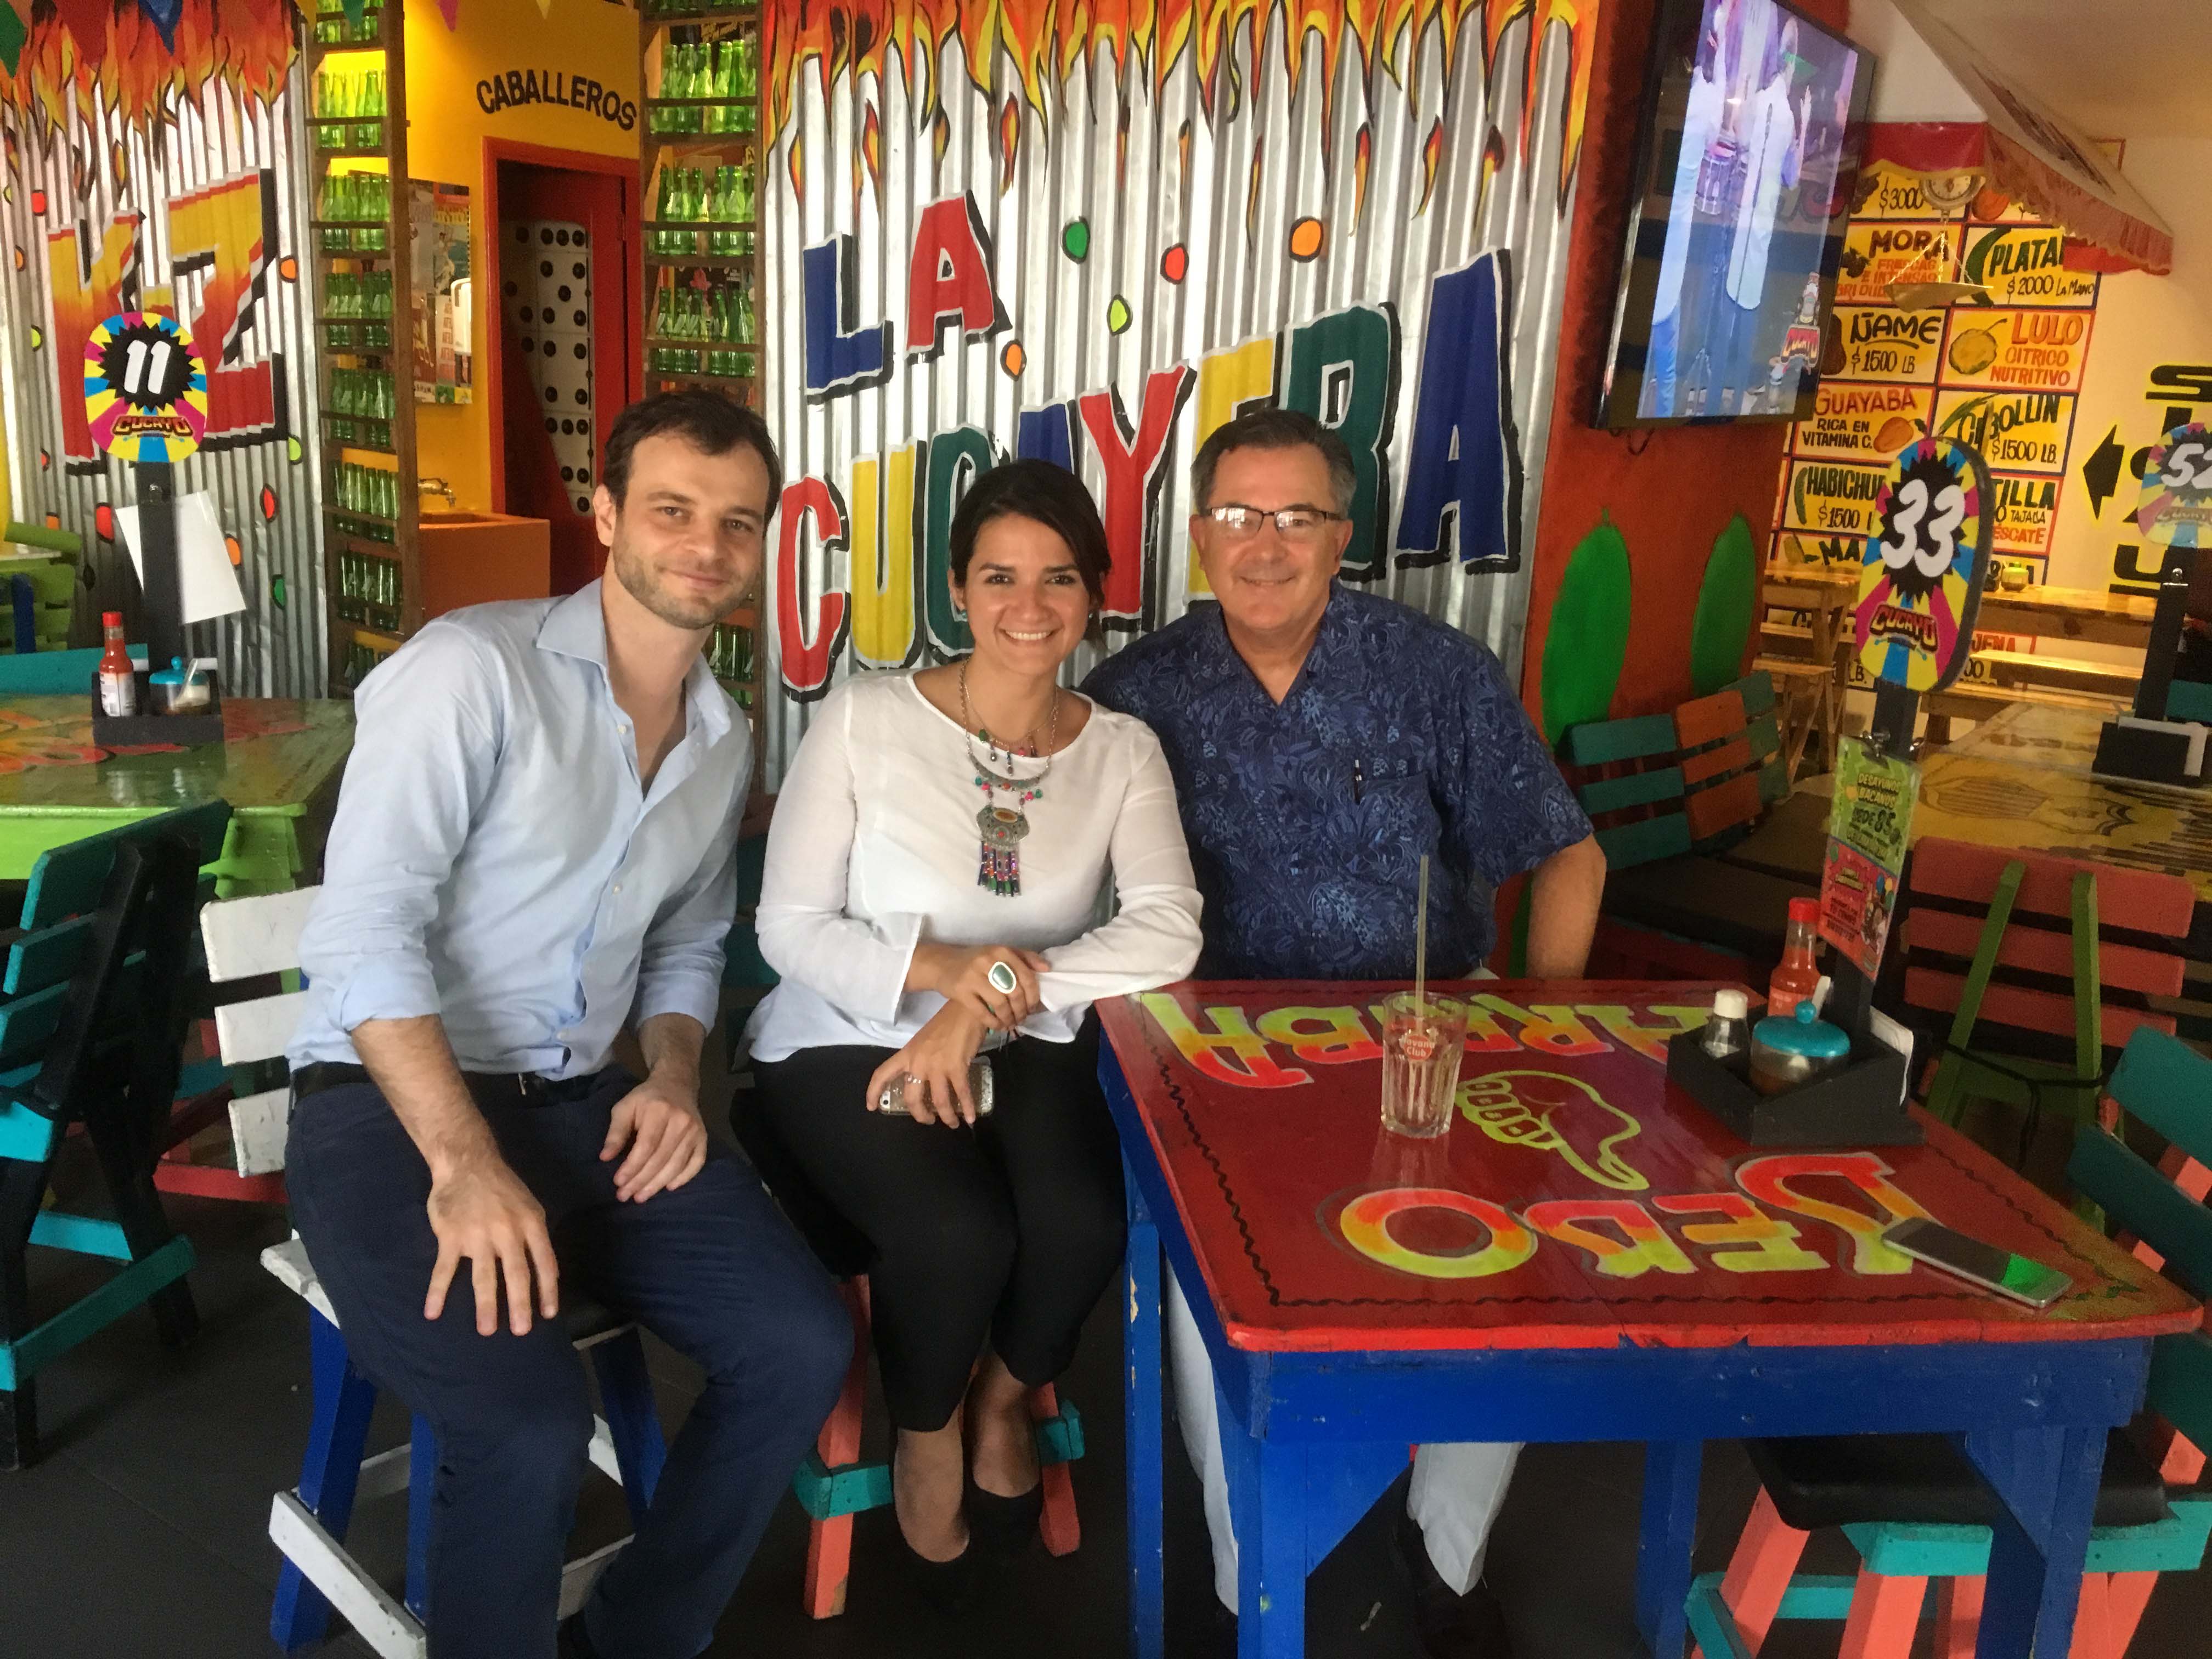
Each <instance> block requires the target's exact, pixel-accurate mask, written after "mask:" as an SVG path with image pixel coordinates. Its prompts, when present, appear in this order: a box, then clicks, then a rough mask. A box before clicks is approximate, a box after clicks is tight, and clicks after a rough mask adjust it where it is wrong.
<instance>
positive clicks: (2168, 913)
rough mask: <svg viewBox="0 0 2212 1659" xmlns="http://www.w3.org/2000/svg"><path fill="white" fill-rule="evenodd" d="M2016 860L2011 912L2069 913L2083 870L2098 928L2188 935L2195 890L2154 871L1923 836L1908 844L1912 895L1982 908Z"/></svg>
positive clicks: (2185, 881) (2176, 878)
mask: <svg viewBox="0 0 2212 1659" xmlns="http://www.w3.org/2000/svg"><path fill="white" fill-rule="evenodd" d="M2015 859H2017V860H2020V861H2021V863H2022V864H2025V865H2026V866H2027V876H2026V877H2025V878H2023V879H2022V880H2021V884H2020V897H2019V899H2018V901H2017V902H2016V903H2015V907H2014V912H2013V913H2014V915H2019V914H2020V912H2021V911H2023V910H2032V911H2033V912H2035V913H2036V914H2037V915H2045V916H2057V917H2060V918H2062V919H2063V918H2066V917H2069V916H2071V915H2073V913H2074V878H2075V876H2076V875H2078V874H2080V873H2081V872H2082V871H2085V870H2087V871H2088V872H2092V873H2093V874H2094V875H2095V876H2096V878H2097V914H2098V916H2099V918H2100V921H2101V922H2102V923H2103V924H2104V925H2105V926H2106V927H2125V928H2128V929H2130V931H2132V932H2135V933H2157V934H2160V935H2162V936H2163V937H2165V938H2167V939H2184V938H2186V937H2187V936H2188V933H2189V927H2190V923H2191V920H2192V918H2193V917H2194V915H2195V914H2196V906H2197V890H2196V889H2195V888H2193V887H2192V886H2191V885H2190V884H2189V881H2188V878H2185V877H2183V876H2169V875H2165V874H2161V873H2160V872H2157V871H2154V870H2122V869H2118V868H2116V867H2115V866H2112V865H2109V864H2092V863H2088V862H2087V861H2085V860H2080V859H2063V858H2058V857H2057V856H2055V855H2054V854H2049V853H2032V852H2027V851H2021V850H2008V849H2006V848H1999V847H1977V846H1975V845H1973V844H1972V842H1963V841H1945V840H1943V839H1942V838H1941V837H1940V836H1929V837H1928V838H1927V839H1925V840H1923V841H1921V842H1917V843H1915V845H1914V847H1913V849H1912V872H1911V890H1912V891H1913V892H1914V893H1916V894H1921V895H1924V896H1928V897H1930V898H1946V899H1955V900H1959V901H1960V902H1964V903H1967V904H1977V905H1981V906H1983V907H1984V908H1986V907H1987V906H1988V904H1989V902H1990V896H1991V895H1992V894H1993V893H1995V892H1996V885H1997V878H1998V877H2000V876H2001V875H2002V874H2003V873H2004V867H2005V866H2006V865H2008V864H2010V863H2011V862H2012V861H2013V860H2015ZM2069 971H2070V970H2069Z"/></svg>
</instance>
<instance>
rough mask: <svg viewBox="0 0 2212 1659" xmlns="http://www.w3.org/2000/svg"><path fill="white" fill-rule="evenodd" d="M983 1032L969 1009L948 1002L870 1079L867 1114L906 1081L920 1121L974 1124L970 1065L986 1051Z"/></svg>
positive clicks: (910, 1104) (949, 1125) (912, 1110)
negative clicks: (977, 1053) (889, 1090)
mask: <svg viewBox="0 0 2212 1659" xmlns="http://www.w3.org/2000/svg"><path fill="white" fill-rule="evenodd" d="M984 1029H985V1028H984V1024H983V1022H982V1020H981V1018H978V1017H977V1016H976V1015H975V1014H973V1013H970V1012H969V1011H968V1009H967V1008H966V1007H965V1006H963V1005H962V1004H960V1003H957V1002H948V1003H946V1004H945V1006H943V1007H942V1008H939V1010H938V1011H937V1012H935V1013H933V1014H932V1015H931V1016H930V1017H929V1018H928V1020H927V1023H925V1024H923V1026H922V1028H921V1030H919V1031H916V1032H915V1034H914V1036H913V1037H912V1038H911V1039H910V1040H909V1041H908V1043H907V1045H906V1047H905V1048H902V1049H900V1050H899V1051H898V1052H897V1053H896V1054H893V1055H892V1056H891V1057H890V1059H889V1060H885V1061H884V1063H883V1064H882V1065H880V1066H878V1067H876V1074H875V1075H874V1076H873V1077H872V1078H870V1079H868V1094H867V1099H866V1103H865V1104H866V1107H867V1109H869V1110H870V1111H873V1110H874V1109H875V1107H876V1102H877V1101H878V1100H879V1099H881V1098H882V1097H883V1092H884V1090H885V1089H886V1088H888V1087H889V1086H890V1085H891V1084H892V1083H894V1082H896V1080H897V1079H899V1078H901V1077H903V1078H905V1079H907V1084H906V1105H907V1110H908V1111H909V1112H910V1113H912V1114H913V1115H914V1117H915V1121H917V1122H927V1121H929V1120H931V1119H935V1120H936V1121H938V1122H939V1123H942V1124H943V1125H945V1127H946V1128H948V1129H951V1128H957V1127H959V1126H960V1125H962V1124H963V1123H973V1122H974V1121H975V1102H974V1101H973V1100H972V1099H970V1098H969V1094H968V1066H969V1062H970V1061H972V1060H974V1059H975V1050H976V1049H977V1048H981V1046H982V1042H983V1032H984Z"/></svg>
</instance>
